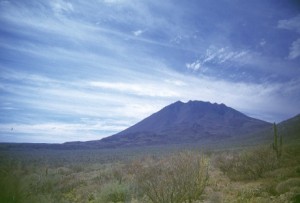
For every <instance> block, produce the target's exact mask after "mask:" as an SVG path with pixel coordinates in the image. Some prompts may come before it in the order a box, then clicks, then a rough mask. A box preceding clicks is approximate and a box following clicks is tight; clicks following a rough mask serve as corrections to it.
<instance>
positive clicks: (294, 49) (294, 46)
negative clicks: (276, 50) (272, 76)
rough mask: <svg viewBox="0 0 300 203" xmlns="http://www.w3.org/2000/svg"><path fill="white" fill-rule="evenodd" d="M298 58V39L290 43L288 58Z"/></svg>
mask: <svg viewBox="0 0 300 203" xmlns="http://www.w3.org/2000/svg"><path fill="white" fill-rule="evenodd" d="M299 56H300V38H299V39H297V40H296V41H294V42H293V43H292V45H291V47H290V53H289V56H288V58H289V59H295V58H298V57H299Z"/></svg>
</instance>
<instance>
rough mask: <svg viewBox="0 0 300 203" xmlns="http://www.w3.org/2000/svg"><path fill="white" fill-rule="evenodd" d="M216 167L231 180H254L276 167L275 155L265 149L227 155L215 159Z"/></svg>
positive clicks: (268, 149)
mask: <svg viewBox="0 0 300 203" xmlns="http://www.w3.org/2000/svg"><path fill="white" fill-rule="evenodd" d="M216 162H217V166H218V167H219V168H220V169H221V171H223V172H224V173H225V174H226V175H228V177H229V178H230V179H231V180H255V179H258V178H262V176H263V174H264V173H266V172H268V171H271V170H273V169H275V168H276V167H277V166H278V160H277V158H276V154H275V153H274V152H273V150H271V149H270V148H267V147H260V148H256V149H253V150H248V151H244V152H242V153H239V154H227V155H226V156H224V155H223V156H220V157H218V158H217V161H216Z"/></svg>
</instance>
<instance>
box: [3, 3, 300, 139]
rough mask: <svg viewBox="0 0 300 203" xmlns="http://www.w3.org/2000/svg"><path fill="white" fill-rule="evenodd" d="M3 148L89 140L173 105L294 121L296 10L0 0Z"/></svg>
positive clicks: (299, 62) (299, 19)
mask: <svg viewBox="0 0 300 203" xmlns="http://www.w3.org/2000/svg"><path fill="white" fill-rule="evenodd" d="M0 25H1V26H0V113H1V114H0V142H51V143H62V142H65V141H75V140H81V141H85V140H95V139H100V138H103V137H106V136H109V135H112V134H114V133H116V132H119V131H121V130H123V129H125V128H127V127H129V126H131V125H133V124H135V123H136V122H138V121H140V120H141V119H143V118H145V117H147V116H149V115H151V114H152V113H154V112H156V111H158V110H160V109H161V108H163V107H164V106H166V105H168V104H170V103H173V102H175V101H177V100H181V101H185V102H186V101H189V100H202V101H210V102H217V103H225V104H226V105H227V106H230V107H233V108H235V109H237V110H239V111H241V112H243V113H245V114H247V115H249V116H253V117H256V118H259V119H263V120H266V121H270V122H274V121H276V122H279V121H282V120H285V119H288V118H290V117H292V116H294V115H296V114H298V113H300V4H299V3H297V1H292V0H287V1H279V0H265V1H261V0H253V1H246V0H219V1H210V0H188V1H181V0H164V1H158V0H157V1H156V0H89V1H79V0H78V1H76V0H74V1H67V0H51V1H47V0H26V1H23V0H14V1H8V0H1V1H0Z"/></svg>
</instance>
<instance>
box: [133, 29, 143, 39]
mask: <svg viewBox="0 0 300 203" xmlns="http://www.w3.org/2000/svg"><path fill="white" fill-rule="evenodd" d="M143 32H144V31H143V30H136V31H133V32H132V33H133V34H134V36H136V37H137V36H140V35H141V34H143Z"/></svg>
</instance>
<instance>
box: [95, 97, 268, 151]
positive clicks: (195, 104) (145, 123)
mask: <svg viewBox="0 0 300 203" xmlns="http://www.w3.org/2000/svg"><path fill="white" fill-rule="evenodd" d="M271 126H272V125H271V124H270V123H268V122H265V121H262V120H258V119H255V118H251V117H249V116H246V115H245V114H243V113H241V112H239V111H237V110H235V109H233V108H230V107H227V106H226V105H224V104H216V103H214V104H212V103H210V102H202V101H189V102H187V103H183V102H181V101H177V102H175V103H173V104H170V105H169V106H166V107H164V108H163V109H161V110H160V111H158V112H157V113H154V114H152V115H151V116H149V117H147V118H145V119H144V120H142V121H140V122H139V123H137V124H135V125H133V126H131V127H129V128H127V129H126V130H124V131H122V132H120V133H117V134H115V135H112V136H110V137H107V138H104V139H102V140H100V141H98V142H97V141H92V142H90V144H95V145H99V146H103V147H119V146H145V145H163V144H188V143H202V144H203V143H207V142H220V141H222V140H228V139H242V138H243V136H245V135H249V134H253V133H256V132H258V131H261V130H263V129H266V128H270V127H271Z"/></svg>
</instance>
